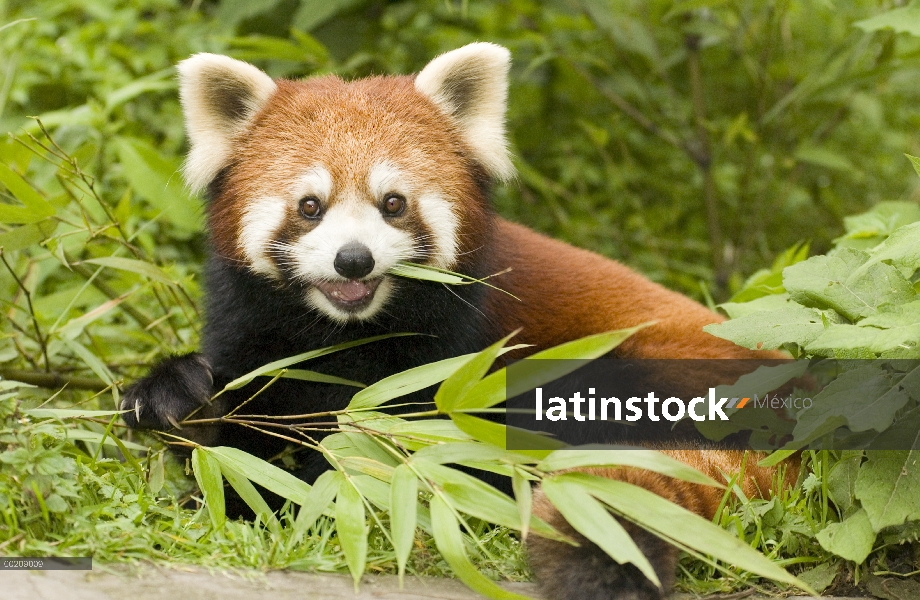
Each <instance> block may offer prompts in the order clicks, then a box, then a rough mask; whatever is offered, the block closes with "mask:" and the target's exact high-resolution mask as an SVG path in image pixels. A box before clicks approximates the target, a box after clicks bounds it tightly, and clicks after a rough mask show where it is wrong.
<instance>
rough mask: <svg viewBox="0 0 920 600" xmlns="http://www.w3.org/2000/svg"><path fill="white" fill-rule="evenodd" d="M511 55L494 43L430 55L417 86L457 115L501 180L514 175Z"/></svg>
mask: <svg viewBox="0 0 920 600" xmlns="http://www.w3.org/2000/svg"><path fill="white" fill-rule="evenodd" d="M510 64H511V54H510V53H509V52H508V50H507V49H505V48H503V47H501V46H498V45H496V44H490V43H486V42H479V43H475V44H468V45H466V46H463V47H462V48H458V49H457V50H452V51H450V52H447V53H446V54H442V55H441V56H439V57H437V58H435V59H434V60H432V61H431V62H430V63H428V65H427V66H426V67H425V68H424V69H422V72H421V73H419V74H418V76H416V78H415V89H417V90H418V91H420V92H421V93H423V94H425V95H426V96H428V97H429V98H431V99H432V100H433V101H434V103H435V104H437V105H438V106H439V107H440V108H441V110H443V111H444V112H445V113H447V114H448V115H450V116H451V117H453V118H454V119H455V120H456V122H457V124H458V125H459V126H460V129H461V131H462V133H463V136H464V139H465V141H466V143H467V144H469V146H470V147H471V148H472V150H473V153H474V155H475V158H476V159H477V160H478V161H479V162H480V163H482V165H483V166H484V167H485V168H486V170H487V171H488V172H489V174H490V175H492V176H493V177H495V178H497V179H504V180H506V179H511V178H512V177H514V165H512V164H511V160H510V158H509V157H508V148H507V140H506V139H505V104H506V101H507V97H508V68H509V66H510Z"/></svg>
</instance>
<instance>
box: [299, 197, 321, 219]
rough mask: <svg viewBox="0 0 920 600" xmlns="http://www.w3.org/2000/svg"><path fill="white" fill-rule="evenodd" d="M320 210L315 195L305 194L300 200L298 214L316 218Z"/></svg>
mask: <svg viewBox="0 0 920 600" xmlns="http://www.w3.org/2000/svg"><path fill="white" fill-rule="evenodd" d="M322 212H323V210H322V206H320V203H319V198H317V197H316V196H307V197H306V198H304V199H303V200H301V201H300V214H302V215H303V216H304V218H307V219H318V218H319V216H320V213H322Z"/></svg>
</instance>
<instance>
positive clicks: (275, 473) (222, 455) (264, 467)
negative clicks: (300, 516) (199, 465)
mask: <svg viewBox="0 0 920 600" xmlns="http://www.w3.org/2000/svg"><path fill="white" fill-rule="evenodd" d="M208 452H209V453H210V455H211V456H213V457H214V458H215V459H216V460H217V461H218V462H219V463H220V464H221V466H227V467H230V468H231V469H233V470H234V471H236V472H237V473H239V474H240V475H242V476H243V477H245V478H247V479H249V480H251V481H254V482H256V483H258V484H259V485H261V486H262V487H264V488H265V489H267V490H269V491H271V492H274V493H276V494H278V495H279V496H281V497H282V498H285V499H287V500H290V501H292V502H294V503H296V504H300V505H301V506H303V505H304V504H306V503H307V502H308V501H309V498H310V484H308V483H306V482H305V481H303V480H301V479H298V478H297V477H295V476H294V475H291V474H290V473H288V472H287V471H285V470H284V469H281V468H279V467H276V466H275V465H273V464H271V463H268V462H265V461H264V460H262V459H261V458H256V457H255V456H253V455H251V454H248V453H246V452H243V451H242V450H240V449H239V448H231V447H229V446H215V447H213V448H208Z"/></svg>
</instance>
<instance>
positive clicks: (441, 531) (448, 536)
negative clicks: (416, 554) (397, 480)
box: [431, 495, 529, 600]
mask: <svg viewBox="0 0 920 600" xmlns="http://www.w3.org/2000/svg"><path fill="white" fill-rule="evenodd" d="M431 529H432V534H433V535H434V543H435V545H436V546H437V548H438V552H440V553H441V556H442V557H444V560H445V561H447V564H448V565H450V568H451V569H452V570H453V572H454V575H456V576H457V577H458V578H459V579H460V581H462V582H463V583H465V584H466V585H467V586H469V587H470V589H472V590H473V591H475V592H478V593H480V594H482V595H483V596H487V597H489V598H494V599H496V600H529V599H528V598H527V597H526V596H521V595H519V594H515V593H513V592H508V591H506V590H503V589H502V588H500V587H499V586H498V585H497V584H496V583H495V582H494V581H492V580H491V579H489V578H487V577H486V576H485V575H483V574H482V573H480V572H479V570H478V569H477V568H476V567H474V566H473V564H472V563H471V562H470V559H469V558H468V557H467V555H466V548H465V547H464V543H463V535H462V534H461V533H460V523H459V521H457V517H456V516H455V515H454V513H453V511H451V509H450V507H449V506H448V505H447V502H445V501H444V499H442V498H441V497H440V496H438V495H435V496H434V497H432V499H431Z"/></svg>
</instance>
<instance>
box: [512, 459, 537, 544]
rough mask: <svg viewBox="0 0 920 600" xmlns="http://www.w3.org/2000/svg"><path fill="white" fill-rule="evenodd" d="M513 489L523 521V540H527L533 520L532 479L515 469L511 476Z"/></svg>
mask: <svg viewBox="0 0 920 600" xmlns="http://www.w3.org/2000/svg"><path fill="white" fill-rule="evenodd" d="M531 477H532V476H531ZM511 488H512V490H514V499H515V501H516V503H517V507H518V515H519V516H520V519H521V539H524V540H526V539H527V534H528V533H530V522H531V520H532V518H533V488H532V487H531V481H530V478H529V477H525V476H524V474H523V473H522V472H521V471H520V469H514V471H513V472H512V474H511Z"/></svg>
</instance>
